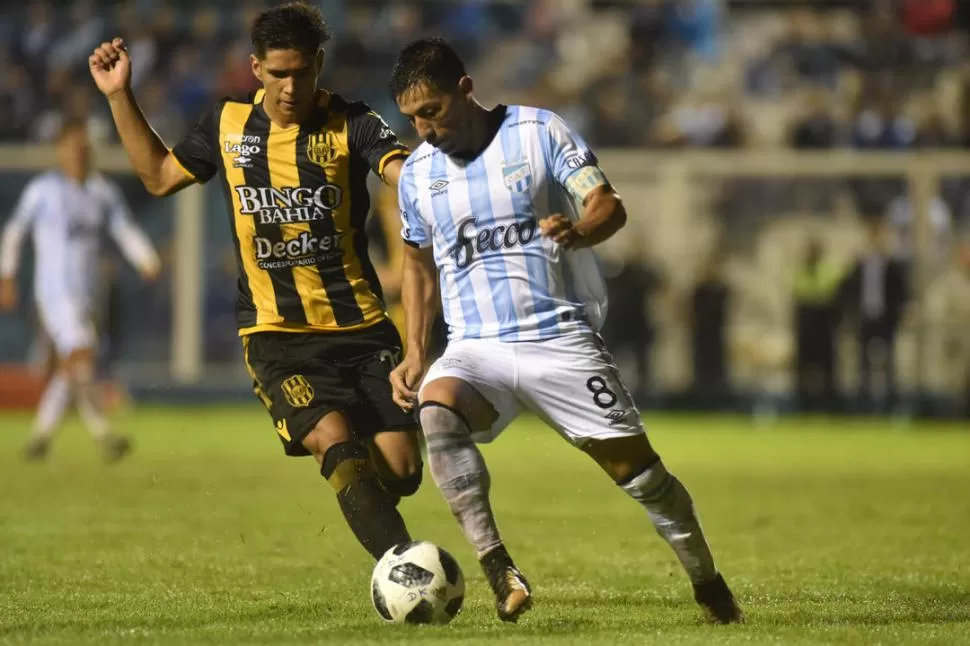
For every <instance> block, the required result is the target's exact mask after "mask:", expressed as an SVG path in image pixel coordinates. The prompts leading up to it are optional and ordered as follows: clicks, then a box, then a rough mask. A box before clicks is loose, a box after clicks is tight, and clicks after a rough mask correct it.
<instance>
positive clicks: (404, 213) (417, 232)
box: [397, 168, 431, 249]
mask: <svg viewBox="0 0 970 646" xmlns="http://www.w3.org/2000/svg"><path fill="white" fill-rule="evenodd" d="M416 193H417V191H416V190H415V183H414V174H413V173H411V172H408V169H407V168H405V169H404V172H402V173H401V180H400V182H399V183H398V185H397V201H398V206H399V207H400V209H401V237H402V238H403V239H404V243H405V244H408V245H410V246H412V247H416V248H418V249H425V248H427V247H430V246H431V227H430V226H429V225H428V223H427V222H426V221H425V219H424V218H423V217H421V212H420V211H419V210H418V204H417V199H416V197H417V195H416Z"/></svg>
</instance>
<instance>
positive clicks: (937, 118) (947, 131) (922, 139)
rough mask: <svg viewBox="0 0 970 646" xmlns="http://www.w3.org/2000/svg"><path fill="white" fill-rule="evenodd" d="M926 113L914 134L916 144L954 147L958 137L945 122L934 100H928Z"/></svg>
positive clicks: (957, 144) (928, 146)
mask: <svg viewBox="0 0 970 646" xmlns="http://www.w3.org/2000/svg"><path fill="white" fill-rule="evenodd" d="M925 110H926V113H925V115H924V117H923V122H922V124H920V128H919V132H918V133H917V135H916V145H917V146H919V147H920V148H956V147H958V146H959V145H960V137H959V136H958V135H957V133H956V132H954V131H953V130H952V129H951V128H950V127H949V125H947V122H946V116H945V115H944V114H943V110H942V109H941V108H940V106H939V105H938V104H937V102H936V101H934V100H932V99H931V100H929V101H928V102H927V105H926V108H925Z"/></svg>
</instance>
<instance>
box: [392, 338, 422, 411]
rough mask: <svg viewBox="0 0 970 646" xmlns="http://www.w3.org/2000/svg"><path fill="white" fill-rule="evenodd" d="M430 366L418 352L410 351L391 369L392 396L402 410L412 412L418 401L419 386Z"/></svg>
mask: <svg viewBox="0 0 970 646" xmlns="http://www.w3.org/2000/svg"><path fill="white" fill-rule="evenodd" d="M427 369H428V367H427V366H426V365H425V362H424V359H422V358H421V357H420V356H418V355H417V354H416V353H413V352H411V353H408V354H407V355H405V357H404V360H403V361H401V363H399V364H398V365H397V367H396V368H394V370H392V371H391V375H390V381H391V391H392V392H391V398H392V399H393V400H394V403H395V404H397V405H398V406H400V407H401V410H404V411H406V412H410V411H411V410H413V409H414V405H415V404H416V403H417V401H418V386H420V385H421V380H422V379H424V373H425V372H426V371H427Z"/></svg>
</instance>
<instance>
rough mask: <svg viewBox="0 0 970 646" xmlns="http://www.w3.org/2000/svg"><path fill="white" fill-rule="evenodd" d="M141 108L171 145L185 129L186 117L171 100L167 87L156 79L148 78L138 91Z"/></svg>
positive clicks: (159, 133)
mask: <svg viewBox="0 0 970 646" xmlns="http://www.w3.org/2000/svg"><path fill="white" fill-rule="evenodd" d="M138 100H139V103H140V104H141V109H142V110H143V111H144V113H145V117H146V118H147V119H148V122H149V123H150V124H152V128H154V129H155V132H157V133H158V136H160V137H161V138H162V141H164V142H166V143H167V144H168V145H170V146H173V145H175V142H177V141H178V140H179V139H181V137H182V135H183V134H184V133H185V131H186V127H185V124H186V119H185V117H184V116H183V113H182V111H181V110H179V109H178V108H177V106H176V105H175V103H174V102H173V101H172V96H171V95H170V94H169V92H168V88H167V87H166V86H165V85H164V84H163V83H162V82H161V81H157V80H150V81H149V82H148V83H146V84H145V85H144V86H142V89H141V91H140V92H139V93H138Z"/></svg>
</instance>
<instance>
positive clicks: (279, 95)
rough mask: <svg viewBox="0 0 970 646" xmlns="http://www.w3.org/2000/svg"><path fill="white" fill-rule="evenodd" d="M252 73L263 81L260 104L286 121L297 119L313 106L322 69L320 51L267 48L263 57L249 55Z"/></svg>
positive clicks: (304, 115)
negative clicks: (311, 53) (313, 52)
mask: <svg viewBox="0 0 970 646" xmlns="http://www.w3.org/2000/svg"><path fill="white" fill-rule="evenodd" d="M250 62H251V63H252V67H253V74H254V75H255V76H256V78H258V79H259V80H260V82H261V83H262V84H263V89H264V90H265V91H266V96H265V97H264V98H263V106H264V107H269V108H270V112H271V113H274V114H276V115H279V116H282V117H283V118H285V119H287V120H292V121H299V120H301V119H303V118H304V117H306V116H307V115H308V114H309V113H310V110H311V109H312V107H313V101H314V97H315V96H316V92H317V80H318V79H319V78H320V71H321V70H322V69H323V50H322V49H321V50H319V51H318V52H317V53H316V56H308V55H307V54H305V53H303V52H301V51H299V50H296V49H270V50H268V51H267V52H266V58H262V59H261V58H259V57H257V56H251V57H250Z"/></svg>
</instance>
